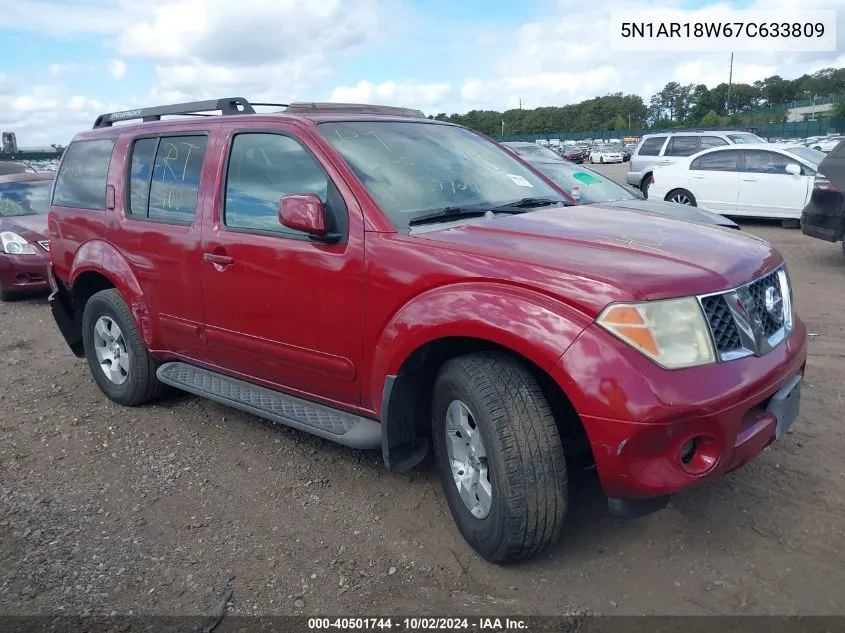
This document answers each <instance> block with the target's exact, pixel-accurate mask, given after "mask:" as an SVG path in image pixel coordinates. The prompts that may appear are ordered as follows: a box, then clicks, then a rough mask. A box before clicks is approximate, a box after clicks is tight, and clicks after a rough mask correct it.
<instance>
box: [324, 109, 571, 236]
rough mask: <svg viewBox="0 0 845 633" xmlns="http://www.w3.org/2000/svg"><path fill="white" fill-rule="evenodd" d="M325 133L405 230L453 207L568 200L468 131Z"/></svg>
mask: <svg viewBox="0 0 845 633" xmlns="http://www.w3.org/2000/svg"><path fill="white" fill-rule="evenodd" d="M318 129H319V130H320V132H321V133H322V134H323V135H324V136H325V138H326V139H327V140H328V141H329V142H330V143H331V144H332V145H333V146H334V148H335V149H336V150H337V151H338V152H339V153H340V155H341V156H342V157H343V158H344V160H345V161H346V163H347V164H348V165H349V167H350V168H351V169H352V171H353V172H354V173H355V175H356V176H357V177H358V178H359V179H360V181H361V183H362V184H363V185H364V186H365V187H366V188H367V190H368V191H369V193H370V195H372V196H373V198H374V199H375V200H376V202H377V203H378V205H379V206H380V207H381V209H382V211H383V212H384V213H385V214H386V215H387V216H388V218H390V220H391V221H392V222H393V224H394V225H396V226H397V227H398V228H400V229H405V228H408V227H409V222H411V221H412V220H414V219H415V218H418V217H422V216H424V215H427V214H430V213H434V212H438V211H442V210H444V209H447V208H466V207H488V206H489V207H494V206H505V205H509V204H513V203H515V202H518V201H521V200H523V199H525V198H542V199H545V200H550V201H552V203H553V204H557V203H560V204H565V203H566V202H568V201H567V200H566V199H565V198H564V197H563V196H562V195H561V194H560V193H558V192H557V191H556V190H555V189H553V188H552V187H551V186H549V185H548V184H547V183H546V182H545V181H544V180H543V179H542V178H540V177H539V176H537V175H536V174H535V173H534V172H533V171H531V170H530V169H529V168H527V167H525V166H524V165H523V164H522V163H520V162H519V161H518V160H517V159H516V158H514V157H513V155H512V154H510V153H509V152H506V151H505V150H504V149H503V148H501V147H500V146H499V145H497V144H496V143H493V142H491V141H489V140H487V139H485V138H484V137H482V136H480V135H478V134H476V133H474V132H472V131H470V130H468V129H466V128H462V127H459V126H453V125H443V124H438V123H427V122H409V121H343V122H326V123H320V124H319V125H318Z"/></svg>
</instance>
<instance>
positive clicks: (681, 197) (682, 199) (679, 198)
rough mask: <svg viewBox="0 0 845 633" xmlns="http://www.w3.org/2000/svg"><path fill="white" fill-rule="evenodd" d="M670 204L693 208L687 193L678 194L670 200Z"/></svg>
mask: <svg viewBox="0 0 845 633" xmlns="http://www.w3.org/2000/svg"><path fill="white" fill-rule="evenodd" d="M669 202H676V203H677V204H686V205H690V206H692V201H691V200H690V199H689V196H688V195H687V194H685V193H676V194H675V195H673V196H671V197H670V198H669Z"/></svg>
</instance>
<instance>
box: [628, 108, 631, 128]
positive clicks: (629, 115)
mask: <svg viewBox="0 0 845 633" xmlns="http://www.w3.org/2000/svg"><path fill="white" fill-rule="evenodd" d="M630 129H631V113H630V112H629V113H628V130H629V131H630Z"/></svg>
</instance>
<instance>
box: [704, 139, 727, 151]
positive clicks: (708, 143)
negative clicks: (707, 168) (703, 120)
mask: <svg viewBox="0 0 845 633" xmlns="http://www.w3.org/2000/svg"><path fill="white" fill-rule="evenodd" d="M727 144H728V142H727V141H726V140H725V139H723V138H721V137H719V136H702V137H701V149H710V148H711V147H721V146H722V145H727Z"/></svg>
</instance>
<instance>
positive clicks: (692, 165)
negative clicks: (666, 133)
mask: <svg viewBox="0 0 845 633" xmlns="http://www.w3.org/2000/svg"><path fill="white" fill-rule="evenodd" d="M823 158H824V154H822V153H821V152H818V151H816V150H814V149H812V148H809V147H804V146H803V145H794V146H789V147H784V146H780V147H779V146H777V145H774V144H769V143H767V144H756V145H751V144H748V145H746V144H743V145H723V146H720V147H715V148H712V149H708V150H704V151H703V152H699V153H697V154H694V155H692V156H690V157H689V158H685V159H683V160H681V161H679V162H677V163H675V164H672V165H668V166H666V167H660V168H658V169H655V170H654V174H653V176H652V178H653V180H652V181H651V185H650V186H649V188H648V197H649V198H654V199H657V200H666V201H668V202H676V203H679V204H689V205H692V206H702V207H704V208H707V209H709V210H711V211H715V212H716V213H721V214H723V215H728V216H741V217H755V218H777V219H783V220H796V219H799V218H800V217H801V211H802V209H803V208H804V206H805V205H806V204H807V202H808V201H809V199H810V194H811V193H812V190H813V178H814V177H815V174H816V171H817V170H818V165H819V163H820V162H821V160H822V159H823Z"/></svg>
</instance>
